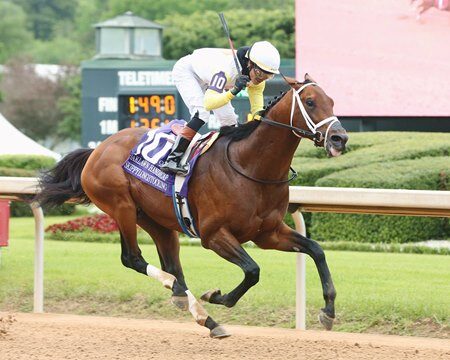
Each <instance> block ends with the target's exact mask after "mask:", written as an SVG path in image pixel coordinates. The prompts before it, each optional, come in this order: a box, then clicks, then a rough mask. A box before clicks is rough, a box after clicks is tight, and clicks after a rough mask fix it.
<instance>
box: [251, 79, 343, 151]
mask: <svg viewBox="0 0 450 360" xmlns="http://www.w3.org/2000/svg"><path fill="white" fill-rule="evenodd" d="M286 81H287V80H286ZM310 85H316V86H317V84H316V83H315V82H309V83H306V84H304V85H302V86H301V87H299V88H298V89H295V88H294V87H292V106H291V116H290V121H289V124H290V125H286V124H283V123H279V122H277V121H273V120H271V119H268V118H266V117H264V116H260V115H255V116H254V119H255V120H260V121H261V122H264V123H266V124H269V125H273V126H277V127H282V128H287V129H291V130H292V133H293V134H294V135H295V136H297V137H306V138H309V139H311V140H313V141H314V145H315V146H319V144H320V142H321V141H322V140H324V147H325V148H326V146H327V139H328V131H329V130H330V128H331V126H332V125H333V124H334V123H335V122H339V119H338V118H337V117H336V116H330V117H327V118H326V119H323V120H322V121H320V122H318V123H317V124H316V123H314V121H312V119H311V117H310V116H309V114H308V112H307V111H306V109H305V106H304V105H303V103H302V100H301V99H300V93H301V92H302V91H303V89H305V88H306V87H307V86H310ZM296 104H297V105H298V107H299V108H300V112H301V114H302V116H303V118H304V119H305V122H306V125H307V126H308V128H309V130H310V131H307V130H303V129H300V128H298V127H296V126H294V125H293V121H294V113H295V105H296ZM325 124H328V126H327V129H326V131H325V136H323V134H322V132H321V131H319V130H318V129H319V128H320V127H322V126H323V125H325Z"/></svg>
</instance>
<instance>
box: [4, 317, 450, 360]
mask: <svg viewBox="0 0 450 360" xmlns="http://www.w3.org/2000/svg"><path fill="white" fill-rule="evenodd" d="M13 316H14V318H15V319H16V321H15V322H13V323H12V324H11V325H9V326H4V329H3V330H6V334H2V332H1V331H0V359H2V360H3V359H5V360H10V359H27V360H28V359H121V360H123V359H127V360H128V359H177V360H184V359H189V360H195V359H314V360H323V359H345V360H352V359H358V360H364V359H390V360H392V359H433V360H437V359H450V342H449V341H448V340H439V339H429V338H417V337H416V338H414V337H399V336H381V335H363V334H349V333H336V332H320V331H296V330H285V329H273V328H256V327H243V326H226V327H227V329H228V330H229V331H230V332H231V333H232V334H233V336H231V337H229V338H226V339H223V340H213V339H210V338H209V336H208V331H207V330H206V329H205V328H201V327H200V326H198V325H196V324H192V323H176V322H171V321H154V320H135V319H123V318H107V317H97V316H76V315H58V314H41V315H36V314H15V315H13ZM6 317H7V314H5V313H0V318H3V319H5V318H6ZM0 330H2V329H0Z"/></svg>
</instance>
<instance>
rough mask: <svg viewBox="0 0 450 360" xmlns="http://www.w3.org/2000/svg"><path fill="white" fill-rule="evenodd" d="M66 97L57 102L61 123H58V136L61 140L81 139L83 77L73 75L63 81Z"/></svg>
mask: <svg viewBox="0 0 450 360" xmlns="http://www.w3.org/2000/svg"><path fill="white" fill-rule="evenodd" d="M63 86H64V88H65V93H66V94H65V95H63V96H61V97H60V98H59V100H58V102H57V107H58V110H59V113H60V114H61V121H60V122H59V123H58V128H57V131H56V135H57V136H58V138H60V139H71V140H75V141H80V139H81V76H80V74H77V73H76V74H73V75H72V76H69V77H67V78H66V79H65V80H64V81H63Z"/></svg>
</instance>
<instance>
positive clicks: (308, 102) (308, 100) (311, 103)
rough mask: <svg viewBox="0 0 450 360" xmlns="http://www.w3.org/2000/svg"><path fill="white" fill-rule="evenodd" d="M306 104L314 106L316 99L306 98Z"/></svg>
mask: <svg viewBox="0 0 450 360" xmlns="http://www.w3.org/2000/svg"><path fill="white" fill-rule="evenodd" d="M306 105H308V106H309V107H310V108H313V107H314V100H313V99H306Z"/></svg>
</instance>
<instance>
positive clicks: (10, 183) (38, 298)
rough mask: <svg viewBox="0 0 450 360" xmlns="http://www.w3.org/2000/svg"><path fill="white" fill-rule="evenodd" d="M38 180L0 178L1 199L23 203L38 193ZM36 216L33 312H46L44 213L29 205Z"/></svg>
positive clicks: (38, 208)
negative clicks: (24, 197)
mask: <svg viewBox="0 0 450 360" xmlns="http://www.w3.org/2000/svg"><path fill="white" fill-rule="evenodd" d="M37 186H38V181H37V179H36V178H20V177H3V176H0V197H1V198H3V199H8V200H13V201H23V196H24V195H34V194H36V192H37ZM29 205H30V207H31V210H32V211H33V215H34V237H35V243H34V298H33V311H34V312H35V313H41V312H44V213H43V212H42V209H41V207H40V206H39V205H38V204H34V203H29Z"/></svg>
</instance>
